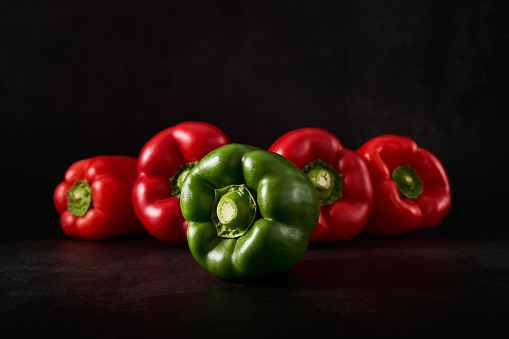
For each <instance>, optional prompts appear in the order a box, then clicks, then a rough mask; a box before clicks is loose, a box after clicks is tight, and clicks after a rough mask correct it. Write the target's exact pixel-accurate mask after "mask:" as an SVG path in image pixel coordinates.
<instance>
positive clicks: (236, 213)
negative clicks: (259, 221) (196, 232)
mask: <svg viewBox="0 0 509 339" xmlns="http://www.w3.org/2000/svg"><path fill="white" fill-rule="evenodd" d="M256 211H257V204H256V202H255V199H254V198H253V196H252V195H251V192H249V190H248V189H247V187H246V186H245V185H230V186H226V187H224V188H220V189H216V190H215V198H214V202H213V203H212V215H211V219H212V221H213V222H214V225H215V226H216V230H217V235H218V236H219V237H222V238H237V237H240V236H242V235H244V234H245V233H246V232H247V231H248V230H249V228H250V227H251V225H252V224H253V222H254V219H255V217H256Z"/></svg>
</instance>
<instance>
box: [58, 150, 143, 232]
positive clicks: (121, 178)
mask: <svg viewBox="0 0 509 339" xmlns="http://www.w3.org/2000/svg"><path fill="white" fill-rule="evenodd" d="M136 162H137V159H136V158H133V157H127V156H120V155H119V156H98V157H94V158H90V159H84V160H79V161H77V162H75V163H73V164H72V165H71V166H70V167H69V168H68V169H67V171H66V172H65V176H64V181H62V182H60V183H59V184H58V185H57V187H56V189H55V191H54V192H53V203H54V205H55V208H56V209H57V211H58V213H59V214H60V226H61V227H62V230H63V231H64V233H65V234H67V235H68V236H70V237H73V238H83V239H86V240H100V239H105V238H109V237H114V236H120V235H127V234H133V233H137V232H142V231H143V227H142V226H141V224H140V222H139V220H138V219H137V218H136V215H135V214H134V210H133V207H132V202H131V190H132V187H133V183H134V180H135V179H136V176H137V168H136Z"/></svg>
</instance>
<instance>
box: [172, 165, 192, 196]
mask: <svg viewBox="0 0 509 339" xmlns="http://www.w3.org/2000/svg"><path fill="white" fill-rule="evenodd" d="M195 165H196V162H188V163H187V164H185V165H182V166H180V167H179V168H178V170H177V171H176V172H175V174H174V175H173V176H172V177H171V178H170V182H171V194H172V195H173V196H174V197H177V198H180V193H181V190H182V185H183V184H184V180H186V177H187V174H189V171H191V169H192V168H193V167H194V166H195Z"/></svg>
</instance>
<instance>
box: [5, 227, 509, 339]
mask: <svg viewBox="0 0 509 339" xmlns="http://www.w3.org/2000/svg"><path fill="white" fill-rule="evenodd" d="M508 245H509V237H508V234H507V232H502V231H499V232H483V221H482V218H481V217H477V218H475V217H473V218H472V217H461V218H457V217H446V219H445V220H444V221H443V222H442V223H441V224H439V225H438V226H436V227H435V228H433V229H430V230H427V231H423V232H420V233H415V234H406V235H401V236H394V237H386V238H372V237H367V236H363V235H359V236H357V237H355V238H353V239H350V240H348V241H345V242H342V243H335V244H325V243H313V244H310V246H309V247H308V250H307V251H306V253H305V254H304V256H303V257H302V259H301V260H300V261H299V262H298V263H297V264H296V265H295V266H294V267H293V268H291V269H290V270H289V271H288V272H286V273H284V274H282V275H281V276H278V277H275V278H271V279H265V280H261V281H237V282H232V281H224V280H221V279H218V278H216V277H215V276H213V275H212V274H210V273H209V272H207V271H206V270H204V269H203V268H202V267H201V266H199V265H198V264H197V262H196V261H195V260H194V258H193V257H192V255H191V253H190V251H189V250H188V248H187V245H172V244H168V243H164V242H162V241H159V240H157V239H155V238H152V237H150V236H148V235H139V236H132V237H125V238H116V239H109V240H104V241H97V242H90V241H83V240H75V239H70V238H67V237H65V236H55V237H37V238H23V237H16V238H11V239H6V240H3V241H2V242H0V246H1V252H0V254H1V257H0V278H1V280H0V281H1V284H0V296H1V299H0V302H1V308H0V333H7V334H8V337H36V336H37V337H38V336H41V335H52V336H54V335H63V336H64V337H71V336H72V337H86V338H89V337H92V336H93V337H108V338H110V337H113V338H120V337H144V338H146V337H149V338H150V337H171V338H173V337H196V336H197V335H199V336H200V337H215V336H222V337H239V336H240V337H260V336H262V337H263V336H268V337H274V336H284V337H287V336H288V335H299V334H305V335H313V336H314V337H316V336H318V337H329V336H330V335H331V334H332V335H333V336H334V337H346V338H350V337H371V336H374V337H377V338H380V337H391V338H394V337H405V338H425V337H437V336H438V337H445V336H449V335H462V336H463V337H478V336H480V335H483V336H485V335H486V334H490V333H496V332H497V330H498V329H501V328H504V326H505V325H504V324H505V321H506V319H507V315H508V313H507V310H508V306H509V255H508V250H507V249H508ZM4 338H5V337H4Z"/></svg>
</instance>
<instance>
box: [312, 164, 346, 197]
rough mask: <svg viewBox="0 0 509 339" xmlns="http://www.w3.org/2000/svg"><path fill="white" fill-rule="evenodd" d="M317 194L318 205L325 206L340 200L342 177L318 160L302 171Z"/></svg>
mask: <svg viewBox="0 0 509 339" xmlns="http://www.w3.org/2000/svg"><path fill="white" fill-rule="evenodd" d="M302 170H303V171H304V173H306V174H307V175H308V177H309V178H310V179H311V182H312V183H313V185H314V187H315V189H316V190H317V192H318V197H319V199H320V204H322V205H327V204H330V203H333V202H334V201H336V200H337V199H339V198H341V196H342V194H343V183H342V178H343V175H342V174H339V173H338V172H336V170H335V169H334V168H333V167H332V166H331V165H329V164H327V163H325V162H323V161H322V160H320V159H318V160H315V161H313V162H312V163H310V164H308V165H306V166H305V167H304V168H303V169H302Z"/></svg>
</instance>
